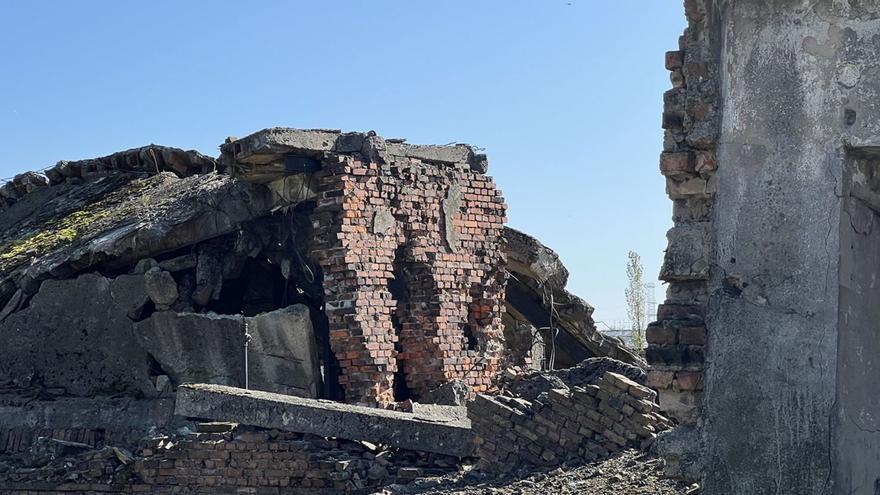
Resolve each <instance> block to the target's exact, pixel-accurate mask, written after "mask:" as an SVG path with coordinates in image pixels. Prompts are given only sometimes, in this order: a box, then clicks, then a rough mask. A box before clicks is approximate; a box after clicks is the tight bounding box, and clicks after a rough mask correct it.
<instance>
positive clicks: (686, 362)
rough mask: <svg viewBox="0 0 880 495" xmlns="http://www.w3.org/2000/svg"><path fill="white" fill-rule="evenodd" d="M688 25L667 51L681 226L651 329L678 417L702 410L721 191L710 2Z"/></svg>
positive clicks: (672, 160) (665, 391)
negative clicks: (714, 235)
mask: <svg viewBox="0 0 880 495" xmlns="http://www.w3.org/2000/svg"><path fill="white" fill-rule="evenodd" d="M685 11H686V14H687V18H688V28H687V29H686V30H685V32H684V35H683V36H682V37H681V38H680V41H679V45H680V46H679V50H678V51H673V52H668V53H667V54H666V68H667V69H668V70H669V71H671V81H672V86H673V88H672V89H671V90H669V91H667V92H666V94H665V95H664V98H663V100H664V110H663V128H664V129H665V138H664V145H663V153H662V154H661V156H660V172H661V173H662V174H663V175H664V176H665V177H666V192H667V194H668V195H669V197H670V199H672V201H673V221H674V222H675V225H674V227H673V228H672V229H671V230H670V231H669V233H668V234H667V238H668V240H669V246H668V249H667V251H666V256H665V259H664V263H663V268H662V269H661V273H660V279H661V280H664V281H666V282H668V283H669V286H668V289H667V294H666V301H665V303H664V304H661V305H660V306H659V308H658V310H657V321H656V322H654V323H652V324H651V325H650V326H649V327H648V330H647V335H646V337H647V341H648V349H647V352H646V358H647V360H648V363H649V364H650V366H651V370H650V371H649V373H648V385H650V386H651V387H654V388H655V389H657V390H658V392H659V398H660V406H661V408H662V409H663V410H664V412H666V413H667V414H669V415H670V416H672V417H674V418H676V419H678V420H679V421H682V422H685V423H693V422H695V421H696V419H697V417H698V416H699V407H700V401H701V397H702V389H703V379H702V378H703V370H704V361H705V349H704V346H705V344H706V332H707V327H706V321H705V314H706V304H707V301H708V293H707V281H708V278H709V263H708V260H709V255H710V252H709V251H710V249H711V248H710V246H711V236H712V210H713V205H714V196H715V170H716V168H717V162H716V158H715V148H716V137H717V135H718V125H719V115H718V114H719V108H718V88H717V84H716V81H717V78H716V77H715V76H716V71H717V69H716V67H715V66H714V64H713V63H712V61H713V60H714V58H713V54H712V53H711V46H710V40H709V37H710V35H711V32H710V29H709V27H710V26H709V20H708V19H707V17H706V15H705V6H704V5H703V2H702V0H686V1H685Z"/></svg>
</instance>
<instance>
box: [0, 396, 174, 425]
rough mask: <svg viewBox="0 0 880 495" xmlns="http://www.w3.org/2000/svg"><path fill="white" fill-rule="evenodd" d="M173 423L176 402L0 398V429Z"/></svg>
mask: <svg viewBox="0 0 880 495" xmlns="http://www.w3.org/2000/svg"><path fill="white" fill-rule="evenodd" d="M173 422H174V399H173V398H160V399H151V400H147V399H134V398H131V397H120V398H110V397H102V398H100V399H96V398H94V397H89V398H86V397H56V398H54V399H52V400H51V401H50V400H29V401H26V402H25V401H22V399H21V398H18V397H16V398H15V401H6V400H3V397H2V396H0V429H2V428H34V429H42V428H50V429H55V428H57V429H70V428H83V429H104V430H107V431H128V430H141V431H145V430H148V429H149V428H150V427H162V426H166V425H170V424H173Z"/></svg>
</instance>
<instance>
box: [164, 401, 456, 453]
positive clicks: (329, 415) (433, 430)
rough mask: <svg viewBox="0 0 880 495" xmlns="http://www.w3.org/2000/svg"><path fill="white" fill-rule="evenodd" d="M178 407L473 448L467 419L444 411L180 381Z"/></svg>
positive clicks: (205, 414)
mask: <svg viewBox="0 0 880 495" xmlns="http://www.w3.org/2000/svg"><path fill="white" fill-rule="evenodd" d="M175 413H176V414H178V415H181V416H186V417H192V418H201V419H210V420H217V421H233V422H236V423H241V424H246V425H252V426H261V427H264V428H277V429H279V430H286V431H294V432H299V433H311V434H315V435H320V436H325V437H335V438H345V439H348V440H364V441H369V442H372V443H380V444H388V445H391V446H394V447H399V448H404V449H412V450H421V451H426V452H435V453H439V454H448V455H455V456H459V457H463V456H467V455H469V454H470V453H471V452H472V449H473V439H472V438H471V430H470V423H469V422H467V421H465V420H461V419H457V418H451V417H444V416H439V415H438V416H435V417H433V420H428V419H425V417H424V416H423V415H413V414H409V413H403V412H397V411H386V410H382V409H374V408H369V407H360V406H352V405H346V404H340V403H338V402H330V401H325V400H314V399H303V398H299V397H292V396H287V395H279V394H273V393H268V392H257V391H253V390H243V389H239V388H232V387H224V386H221V385H205V384H192V385H183V386H181V387H180V388H179V389H178V392H177V406H176V409H175Z"/></svg>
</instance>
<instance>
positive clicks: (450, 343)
mask: <svg viewBox="0 0 880 495" xmlns="http://www.w3.org/2000/svg"><path fill="white" fill-rule="evenodd" d="M323 167H324V170H323V171H322V173H321V175H320V185H319V192H320V197H319V199H318V203H317V208H316V209H315V212H314V219H315V244H314V246H313V251H312V253H313V256H314V257H315V258H317V259H318V260H319V263H320V266H321V268H322V270H323V277H324V288H325V301H326V314H327V317H328V320H329V325H330V328H329V331H330V345H331V347H332V349H333V351H334V353H335V355H336V358H337V359H338V360H339V363H340V366H341V369H342V376H341V377H340V383H341V385H342V386H343V387H344V388H345V391H346V400H347V401H348V402H358V403H370V404H375V403H379V404H388V403H390V402H393V401H395V400H403V399H406V398H409V397H407V395H409V394H412V397H413V398H417V397H418V396H419V395H421V394H424V393H425V392H428V391H429V390H431V389H432V388H435V387H437V386H438V385H440V384H442V383H445V382H447V381H449V380H453V379H462V380H464V381H465V382H466V383H467V384H468V385H470V386H471V387H473V389H474V390H476V391H485V390H487V389H488V388H489V386H490V384H491V382H492V378H493V376H494V375H495V373H496V371H497V367H498V364H499V360H500V359H501V357H502V353H503V333H502V332H503V325H502V322H501V317H502V313H503V311H504V288H505V283H506V273H505V270H504V265H505V257H504V251H503V246H502V240H501V235H502V229H503V225H504V222H505V207H506V205H505V204H504V201H503V198H502V196H501V193H500V191H498V190H497V188H496V186H495V184H494V182H493V181H492V179H491V178H489V177H487V176H485V175H483V174H482V173H481V172H479V171H475V170H471V169H470V168H469V167H466V166H461V165H460V164H459V165H455V164H452V165H450V164H439V163H431V162H429V161H425V160H421V159H418V158H412V157H402V156H386V157H385V158H378V159H368V158H366V157H365V156H362V155H335V156H331V157H330V158H328V159H326V160H325V161H324V164H323ZM401 381H403V382H404V383H403V384H401V383H400V382H401ZM395 389H396V390H397V393H396V394H395Z"/></svg>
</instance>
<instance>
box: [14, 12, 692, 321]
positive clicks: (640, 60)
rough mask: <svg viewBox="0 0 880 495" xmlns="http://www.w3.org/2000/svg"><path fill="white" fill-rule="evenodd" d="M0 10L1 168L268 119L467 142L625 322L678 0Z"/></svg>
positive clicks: (657, 250)
mask: <svg viewBox="0 0 880 495" xmlns="http://www.w3.org/2000/svg"><path fill="white" fill-rule="evenodd" d="M0 18H3V19H5V20H6V22H5V23H4V26H3V29H2V30H0V46H2V47H3V48H4V49H3V57H0V144H2V149H3V151H4V153H3V154H2V155H0V176H2V177H5V176H9V175H13V174H15V173H18V172H21V171H24V170H32V169H41V168H44V167H46V166H49V165H52V164H54V163H55V162H56V161H58V160H60V159H80V158H88V157H95V156H100V155H104V154H108V153H111V152H114V151H118V150H122V149H127V148H132V147H136V146H141V145H144V144H147V143H151V142H152V143H157V144H165V145H169V146H178V147H182V148H187V149H191V148H194V149H198V150H199V151H202V152H203V153H206V154H209V155H214V156H216V155H217V154H218V151H217V146H218V145H219V144H220V143H222V142H223V139H224V138H225V137H226V136H230V135H232V136H243V135H245V134H248V133H250V132H253V131H256V130H258V129H261V128H264V127H271V126H291V127H319V128H337V129H343V130H371V129H372V130H376V131H377V132H379V134H381V135H383V136H385V137H405V138H407V139H408V140H409V142H412V143H438V144H444V143H450V142H466V143H471V144H474V145H476V146H479V147H481V148H485V150H486V153H488V155H489V160H490V167H489V173H490V174H491V175H493V176H494V177H495V179H496V181H497V182H498V184H499V185H500V186H501V188H502V190H503V191H504V194H505V197H506V198H507V202H508V204H509V211H508V216H509V223H510V225H511V226H513V227H516V228H519V229H522V230H524V231H526V232H528V233H530V234H532V235H535V236H536V237H538V238H539V239H541V240H542V241H543V242H544V243H545V244H547V245H549V246H550V247H552V248H553V249H555V250H556V251H557V252H559V253H560V255H561V256H562V258H563V261H564V262H565V263H566V264H567V266H568V267H569V269H570V271H571V272H572V276H571V279H570V282H569V289H570V290H572V291H573V292H574V293H576V294H578V295H580V296H581V297H583V298H585V299H586V300H587V301H588V302H590V303H591V304H592V305H593V306H595V307H596V313H595V315H594V316H595V318H596V319H597V320H604V321H612V320H622V319H624V318H625V317H626V312H625V302H624V293H623V291H624V287H625V285H626V276H625V265H626V253H627V251H628V250H630V249H632V250H635V251H637V252H638V253H640V254H641V255H642V258H643V261H644V265H645V272H646V275H647V278H649V279H656V276H657V273H658V272H659V267H660V263H661V261H662V253H663V249H664V248H665V245H666V241H665V233H666V230H667V229H668V228H669V227H670V226H671V219H670V218H671V210H672V205H671V202H670V201H669V200H668V199H667V198H666V196H665V194H664V182H663V179H662V177H661V176H660V174H659V172H658V168H657V156H658V154H659V152H660V150H661V143H662V130H661V129H660V114H661V108H662V93H663V92H664V91H665V90H667V89H668V88H669V87H670V85H669V80H668V73H667V72H666V70H665V69H664V67H663V53H664V52H665V51H666V50H672V49H675V48H676V45H677V40H678V36H679V35H680V34H681V31H682V29H683V28H684V26H685V21H684V15H683V13H682V8H681V2H673V1H658V0H631V1H626V2H598V1H587V0H560V1H556V0H540V1H539V0H532V1H518V0H494V1H488V0H487V1H482V0H481V1H474V0H455V1H453V0H448V1H441V2H427V1H423V2H413V1H407V2H404V1H373V2H367V1H354V0H350V1H339V0H337V1H333V0H331V1H321V2H304V1H285V2H281V1H274V2H273V1H262V2H246V3H245V2H240V3H234V2H225V1H210V2H209V1H187V2H180V1H151V2H137V3H136V2H119V1H82V2H63V1H24V0H21V1H12V0H10V1H5V2H2V4H0ZM662 296H663V289H662V286H660V285H659V283H658V287H657V292H656V297H657V299H658V301H659V300H661V299H662Z"/></svg>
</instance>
